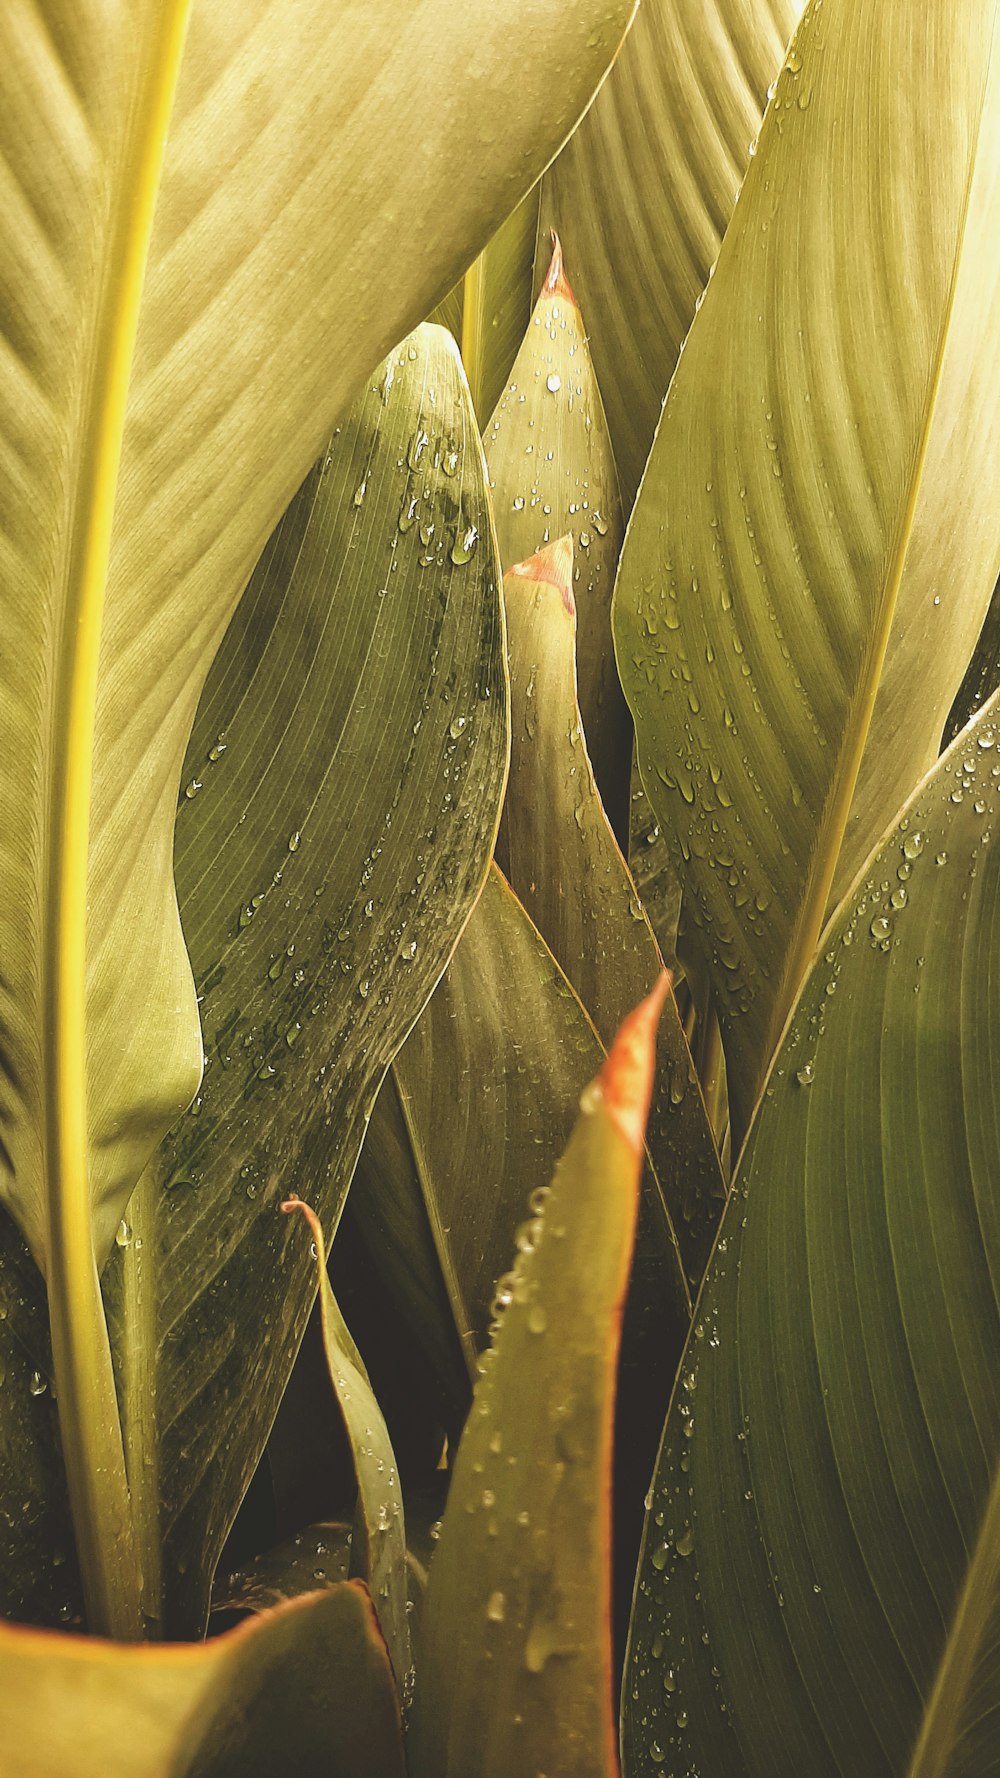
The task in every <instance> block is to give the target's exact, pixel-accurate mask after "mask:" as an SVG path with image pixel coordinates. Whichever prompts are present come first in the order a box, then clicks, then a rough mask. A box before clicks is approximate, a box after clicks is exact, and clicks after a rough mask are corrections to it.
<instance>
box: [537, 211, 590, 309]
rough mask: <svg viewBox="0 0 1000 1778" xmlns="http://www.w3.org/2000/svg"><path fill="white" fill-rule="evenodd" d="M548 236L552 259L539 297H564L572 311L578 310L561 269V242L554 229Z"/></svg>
mask: <svg viewBox="0 0 1000 1778" xmlns="http://www.w3.org/2000/svg"><path fill="white" fill-rule="evenodd" d="M549 234H550V238H551V241H552V258H551V260H550V261H549V269H548V271H547V272H546V274H545V282H544V284H543V285H542V288H541V290H540V291H539V296H540V297H541V296H564V297H565V298H566V301H567V302H571V303H572V304H573V307H574V309H578V308H579V307H580V305H579V303H578V302H577V300H576V297H575V296H574V295H573V291H572V287H571V285H570V282H569V279H568V278H567V276H566V273H565V271H564V269H563V256H562V242H561V241H560V239H559V236H558V235H557V234H556V231H555V229H554V228H553V229H550V231H549Z"/></svg>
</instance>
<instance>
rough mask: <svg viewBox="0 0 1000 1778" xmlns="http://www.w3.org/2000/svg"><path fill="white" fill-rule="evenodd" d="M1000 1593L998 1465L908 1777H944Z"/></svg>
mask: <svg viewBox="0 0 1000 1778" xmlns="http://www.w3.org/2000/svg"><path fill="white" fill-rule="evenodd" d="M998 1598H1000V1465H998V1466H997V1468H996V1470H995V1473H994V1476H993V1485H992V1487H991V1489H990V1493H989V1498H988V1500H987V1503H986V1510H985V1512H984V1513H983V1518H982V1523H981V1525H980V1527H979V1534H978V1536H977V1538H976V1542H975V1545H974V1547H973V1549H972V1552H971V1554H970V1557H969V1566H968V1569H967V1572H966V1576H965V1580H964V1582H963V1584H962V1590H961V1592H960V1593H959V1596H958V1600H957V1602H956V1605H955V1610H954V1613H953V1616H952V1619H951V1623H950V1625H949V1628H948V1635H947V1637H946V1639H945V1644H944V1647H943V1649H942V1651H941V1657H940V1660H939V1661H938V1665H937V1671H936V1673H935V1676H934V1684H933V1686H932V1688H931V1691H930V1695H929V1697H928V1699H927V1704H926V1707H925V1709H924V1715H923V1720H922V1722H921V1725H920V1732H919V1734H918V1736H917V1743H916V1746H915V1748H914V1750H913V1754H912V1756H911V1758H910V1761H909V1764H908V1766H907V1769H906V1778H946V1775H947V1772H948V1763H949V1761H950V1759H951V1755H952V1754H953V1752H954V1750H955V1746H956V1743H957V1741H958V1739H959V1736H960V1732H961V1727H962V1720H963V1710H964V1706H965V1704H966V1703H967V1701H968V1696H969V1688H970V1685H971V1683H972V1680H973V1678H974V1676H975V1669H976V1660H977V1657H978V1655H979V1653H980V1650H981V1648H982V1646H983V1643H984V1640H985V1638H986V1635H987V1634H988V1632H989V1630H990V1627H991V1623H992V1620H993V1619H994V1617H995V1616H996V1612H997V1604H998Z"/></svg>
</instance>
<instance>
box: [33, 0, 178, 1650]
mask: <svg viewBox="0 0 1000 1778" xmlns="http://www.w3.org/2000/svg"><path fill="white" fill-rule="evenodd" d="M189 6H190V0H157V3H156V4H154V5H151V7H150V17H151V23H150V24H149V26H148V31H147V36H148V44H147V48H146V55H145V68H144V71H143V73H142V74H141V75H140V77H139V78H138V79H137V81H136V86H135V91H134V93H133V111H132V116H131V119H130V124H129V128H128V129H127V131H126V142H127V144H128V146H129V148H130V149H131V152H130V153H128V154H126V156H125V157H124V161H123V165H124V167H125V168H126V169H127V176H125V177H122V178H121V180H120V188H119V190H118V192H117V194H116V209H115V212H114V215H113V221H112V225H111V231H110V238H109V243H108V251H107V258H106V271H105V279H104V288H103V291H102V293H101V302H100V309H99V312H98V315H97V320H96V326H95V331H94V343H93V352H92V375H91V382H90V388H89V391H88V393H87V403H86V412H85V419H84V423H83V428H82V435H81V437H80V440H79V472H78V476H77V481H76V486H75V488H74V499H73V512H72V524H71V534H70V546H69V552H68V559H67V571H66V581H65V587H64V596H65V603H64V613H63V630H62V635H61V638H60V657H59V660H58V666H57V676H56V725H57V726H56V730H55V734H54V746H53V765H52V777H51V804H50V825H49V859H48V885H47V894H46V898H45V930H44V941H43V942H44V953H43V954H44V957H45V995H44V1017H43V1038H42V1043H43V1056H42V1061H43V1080H44V1083H45V1091H44V1112H43V1116H44V1126H45V1130H44V1134H45V1182H44V1192H45V1215H46V1235H47V1242H48V1255H47V1259H48V1279H47V1282H48V1292H49V1319H50V1323H51V1328H52V1347H53V1362H54V1368H55V1376H56V1383H57V1388H58V1399H59V1416H60V1429H61V1432H62V1440H63V1450H64V1456H65V1461H66V1471H67V1479H68V1482H69V1491H70V1503H71V1506H72V1510H73V1521H74V1529H75V1532H76V1538H77V1545H78V1552H79V1556H80V1565H81V1570H82V1574H83V1581H84V1590H85V1595H86V1603H87V1613H88V1623H89V1627H90V1629H91V1630H95V1631H100V1630H103V1631H104V1632H106V1633H109V1634H112V1635H115V1636H121V1637H129V1636H136V1635H138V1634H140V1633H141V1627H142V1620H141V1610H140V1583H139V1578H138V1565H137V1562H136V1560H135V1557H134V1551H133V1538H132V1528H131V1517H130V1509H129V1501H128V1490H127V1482H126V1475H125V1459H124V1452H123V1447H122V1438H121V1429H120V1425H119V1420H118V1412H117V1403H116V1398H115V1385H114V1377H113V1373H112V1367H111V1356H110V1349H109V1345H108V1335H107V1326H106V1322H105V1318H104V1310H103V1304H102V1300H101V1292H100V1283H99V1280H98V1274H97V1265H96V1259H95V1254H94V1247H93V1232H92V1218H91V1197H90V1182H89V1177H88V1146H89V1144H88V1116H87V1078H86V968H87V883H88V865H89V850H90V812H91V796H92V786H93V767H94V742H95V725H96V709H97V684H98V666H99V659H100V646H101V628H102V622H103V614H104V597H105V586H106V582H107V575H108V566H109V561H110V555H111V535H112V524H113V518H114V508H115V498H116V494H117V488H118V476H119V469H120V465H121V455H122V441H123V436H124V430H125V416H126V408H127V402H128V390H129V381H130V377H131V371H132V360H133V355H134V350H135V341H136V335H137V331H138V323H139V311H140V306H141V301H142V291H143V285H144V282H145V275H146V265H147V260H148V255H149V246H150V240H151V236H152V227H153V214H154V210H155V206H156V197H157V192H158V190H159V185H160V178H161V172H162V166H163V157H164V151H165V145H166V138H167V131H168V128H169V124H170V116H171V112H172V110H173V103H174V96H175V93H176V89H177V81H178V76H179V72H180V63H181V56H182V52H183V45H184V38H185V32H186V28H187V19H188V12H189Z"/></svg>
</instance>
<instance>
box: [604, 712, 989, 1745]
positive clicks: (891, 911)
mask: <svg viewBox="0 0 1000 1778" xmlns="http://www.w3.org/2000/svg"><path fill="white" fill-rule="evenodd" d="M998 714H1000V712H998V710H997V706H996V701H995V700H994V702H993V703H992V704H991V705H990V706H989V707H988V709H987V710H986V711H984V712H983V715H982V717H981V718H980V719H979V720H978V721H977V722H976V723H975V725H974V726H973V727H972V728H971V729H970V730H969V731H967V733H966V734H965V735H964V736H962V737H961V738H960V740H959V741H958V742H957V743H956V744H955V746H954V747H952V748H951V749H950V751H949V752H948V754H947V755H946V756H945V757H944V759H943V760H942V762H941V764H940V765H939V766H938V767H937V768H936V769H935V771H934V772H933V773H932V774H931V775H930V776H929V777H928V778H927V779H926V781H925V782H924V784H923V785H922V786H921V787H920V789H919V790H918V791H917V793H916V794H915V796H914V798H913V799H912V801H911V802H910V803H909V804H908V805H907V807H906V809H905V811H904V813H903V815H902V817H901V819H900V821H899V823H898V825H897V826H896V828H895V829H894V830H891V831H890V832H889V833H888V834H887V835H886V837H885V839H884V840H883V842H882V844H881V846H880V847H879V848H878V849H877V850H876V851H875V852H874V853H873V855H872V857H871V859H870V860H869V863H868V865H867V866H866V868H865V870H864V872H863V873H862V874H861V876H860V877H859V878H858V879H857V881H856V883H855V885H854V887H853V889H852V892H851V894H850V896H848V897H847V899H846V900H845V902H844V904H843V907H842V909H841V911H840V912H839V913H838V915H837V916H836V918H835V920H834V921H833V922H831V924H830V926H829V927H828V928H827V930H826V933H825V935H824V939H823V951H824V955H822V956H821V957H820V959H819V961H818V962H817V964H816V966H815V968H814V969H813V971H812V972H811V974H810V976H809V978H808V980H807V982H806V985H805V987H804V989H803V993H802V996H801V998H800V1000H799V1002H798V1004H797V1006H796V1008H795V1012H794V1014H793V1017H792V1019H791V1021H790V1024H789V1027H788V1030H787V1032H786V1034H785V1037H784V1041H783V1043H782V1046H781V1049H780V1050H779V1052H778V1055H777V1058H776V1061H775V1065H774V1067H773V1069H772V1072H771V1074H770V1077H769V1081H768V1086H767V1089H766V1091H765V1094H764V1097H763V1099H762V1100H761V1104H760V1108H759V1111H758V1114H757V1117H756V1120H755V1123H754V1127H753V1129H752V1131H751V1135H750V1138H749V1141H748V1144H747V1149H746V1152H745V1155H744V1158H743V1162H742V1164H741V1167H740V1170H739V1173H738V1175H737V1180H736V1183H735V1186H734V1192H733V1197H732V1199H731V1202H730V1208H729V1210H728V1211H727V1214H726V1217H725V1220H724V1223H723V1230H722V1236H721V1237H720V1240H719V1243H718V1246H717V1248H716V1252H715V1256H714V1260H713V1262H712V1264H711V1265H710V1268H709V1274H708V1280H707V1283H706V1286H705V1289H704V1291H703V1293H702V1296H701V1298H700V1300H699V1303H698V1305H697V1307H696V1310H695V1326H694V1331H693V1334H692V1337H691V1340H690V1341H689V1345H688V1349H687V1353H686V1355H685V1360H684V1364H683V1366H682V1381H681V1383H680V1384H679V1386H678V1389H677V1391H676V1395H675V1399H674V1402H673V1405H672V1408H671V1413H670V1416H669V1418H668V1421H667V1427H666V1432H665V1436H664V1444H663V1448H662V1451H661V1454H660V1461H659V1465H658V1472H657V1477H656V1482H655V1485H654V1490H653V1494H652V1496H651V1509H650V1516H649V1519H648V1521H647V1527H646V1537H645V1548H644V1555H643V1560H642V1563H641V1566H640V1571H639V1577H638V1587H637V1594H636V1603H635V1613H634V1620H633V1630H632V1645H631V1658H630V1664H629V1670H628V1674H627V1678H626V1684H625V1689H624V1694H623V1697H624V1711H625V1745H626V1750H627V1753H628V1770H629V1772H630V1773H631V1774H633V1775H634V1778H640V1775H642V1774H649V1773H652V1772H654V1771H661V1770H664V1771H673V1772H680V1771H687V1770H688V1769H689V1768H690V1767H691V1766H694V1767H697V1768H698V1769H699V1770H702V1771H705V1772H716V1771H718V1772H725V1773H731V1774H733V1775H734V1778H737V1775H740V1774H744V1773H747V1774H749V1773H753V1774H761V1775H763V1774H764V1773H768V1774H773V1778H792V1774H801V1773H802V1772H803V1771H808V1772H810V1773H811V1774H815V1775H816V1778H834V1775H835V1774H836V1775H837V1778H840V1775H844V1778H847V1775H848V1774H850V1775H852V1778H853V1775H855V1774H857V1773H860V1772H864V1773H865V1774H866V1778H868V1775H869V1774H870V1775H871V1778H930V1775H931V1774H932V1773H933V1774H944V1773H945V1772H947V1773H949V1774H959V1773H960V1774H962V1775H963V1778H985V1775H986V1774H987V1773H989V1772H992V1770H993V1769H994V1765H995V1758H996V1746H995V1736H992V1728H993V1727H994V1725H995V1716H996V1699H997V1686H998V1681H1000V1668H998V1662H997V1649H998V1642H997V1636H996V1628H997V1621H998V1619H997V1613H998V1609H1000V1566H998V1561H997V1550H998V1548H1000V1545H998V1538H997V1533H998V1529H1000V1525H998V1512H1000V1483H998V1479H997V1478H998V1476H1000V1387H998V1372H997V1362H996V1354H997V1351H998V1349H1000V1307H998V1292H997V1277H998V1273H1000V1217H998V1208H997V1195H996V1190H995V1157H996V1151H997V1140H998V1127H997V1115H998V1114H997V1106H998V1103H1000V1097H998V1081H997V1068H998V1064H997V1056H998V1054H1000V1048H998V1044H1000V1031H998V1012H997V997H996V992H995V979H996V969H997V956H998V932H997V920H996V908H997V905H998V888H1000V885H998V871H1000V853H998V851H997V846H996V834H997V817H998V815H1000V792H998V778H997V764H996V762H997V760H998V749H997V739H998V734H1000V730H998V727H997V716H998Z"/></svg>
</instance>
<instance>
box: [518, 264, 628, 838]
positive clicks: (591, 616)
mask: <svg viewBox="0 0 1000 1778" xmlns="http://www.w3.org/2000/svg"><path fill="white" fill-rule="evenodd" d="M485 444H486V461H487V463H488V464H489V471H490V484H491V486H492V488H493V490H494V510H495V512H496V521H497V538H498V540H499V544H500V560H501V562H502V563H503V566H504V569H505V570H506V569H510V568H513V566H514V564H515V563H516V562H524V561H527V560H528V558H529V557H531V556H533V555H534V554H535V552H536V550H538V549H540V548H542V547H543V546H544V545H545V544H547V543H549V542H550V540H552V539H555V538H557V537H561V536H563V535H568V536H569V537H571V539H572V544H573V550H574V557H575V561H574V567H573V592H574V596H575V599H576V608H577V612H578V616H579V633H578V636H577V676H578V679H579V687H580V710H581V712H582V715H583V727H584V733H585V734H586V736H587V746H588V749H589V751H590V756H591V759H592V760H593V762H594V770H595V773H596V776H597V782H598V784H599V785H600V789H601V796H602V798H603V801H604V806H605V808H606V809H607V811H608V814H609V816H610V818H611V823H612V826H613V827H614V829H615V832H616V833H617V834H618V835H619V836H620V837H621V838H622V839H627V834H628V786H629V772H630V769H631V759H632V727H631V722H630V720H629V714H628V710H627V708H626V706H625V701H624V698H623V697H622V692H621V686H620V685H619V683H618V673H617V670H616V667H615V659H614V650H613V647H612V642H611V616H610V613H611V594H612V590H613V587H614V579H615V569H616V567H617V563H618V556H619V552H620V550H621V544H622V530H623V527H622V513H621V501H620V499H619V495H618V478H617V475H616V473H615V465H614V459H613V457H612V455H611V443H610V440H609V438H608V429H607V423H606V421H605V418H604V409H603V407H602V405H601V393H600V390H599V389H598V387H597V380H596V378H595V376H594V368H593V365H592V364H591V362H590V353H589V350H588V346H587V335H586V331H585V329H584V324H583V317H582V315H581V314H580V310H579V308H578V307H577V302H576V298H575V297H574V295H573V292H572V290H571V289H570V287H569V283H568V281H567V279H566V275H565V272H564V270H563V263H562V250H561V248H560V246H559V242H558V240H554V242H553V253H552V260H551V263H550V265H549V268H548V271H547V273H546V276H545V281H544V283H543V285H542V289H541V292H540V294H539V297H538V301H537V303H536V304H535V308H534V312H533V314H532V317H531V325H530V327H529V328H528V330H527V333H526V334H525V336H524V340H523V342H522V344H521V348H520V351H519V352H518V354H517V358H516V360H515V363H514V368H513V370H512V371H511V373H510V379H509V382H508V384H507V387H506V389H505V390H504V392H503V394H502V395H501V397H500V399H499V401H498V402H497V406H496V408H495V410H494V413H493V417H492V419H491V420H490V423H489V425H488V426H487V428H486V431H485Z"/></svg>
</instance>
